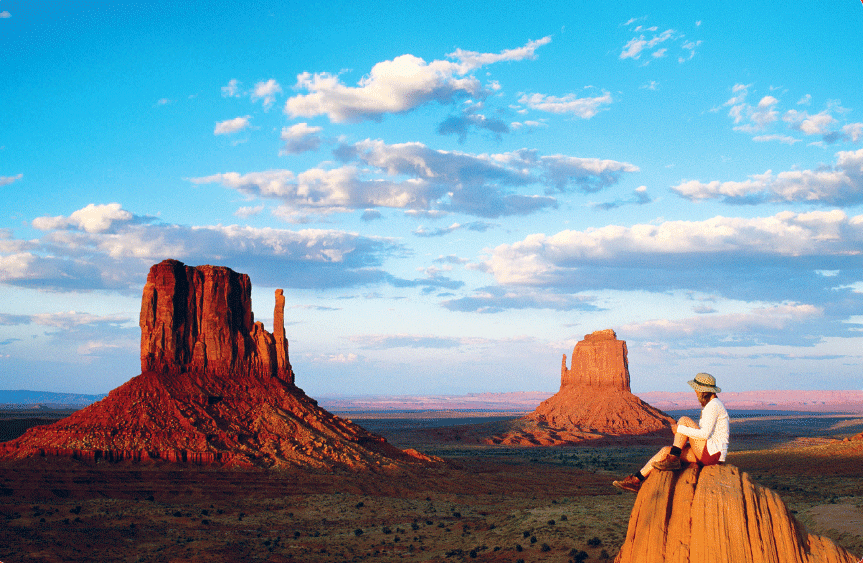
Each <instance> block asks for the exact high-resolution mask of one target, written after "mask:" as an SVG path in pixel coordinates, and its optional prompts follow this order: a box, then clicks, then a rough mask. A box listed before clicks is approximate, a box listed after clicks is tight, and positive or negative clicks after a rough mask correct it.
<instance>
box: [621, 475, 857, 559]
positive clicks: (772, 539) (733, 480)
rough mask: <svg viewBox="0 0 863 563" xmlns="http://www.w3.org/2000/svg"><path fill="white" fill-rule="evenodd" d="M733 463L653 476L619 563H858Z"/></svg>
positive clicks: (638, 504) (646, 485) (641, 494)
mask: <svg viewBox="0 0 863 563" xmlns="http://www.w3.org/2000/svg"><path fill="white" fill-rule="evenodd" d="M858 561H859V559H858V558H856V557H854V556H853V555H851V554H850V553H848V552H847V551H845V550H844V549H842V548H841V547H839V546H837V545H836V544H834V543H833V542H832V541H831V540H829V539H827V538H823V537H820V536H815V535H812V534H809V533H807V532H806V530H805V529H804V527H803V526H802V525H801V524H800V523H799V522H797V520H796V519H795V518H794V516H793V515H792V514H791V513H790V512H789V510H788V508H787V507H786V506H785V503H784V502H782V499H781V498H780V497H779V495H777V494H776V493H775V492H773V491H771V490H770V489H767V488H765V487H762V486H760V485H757V484H756V483H754V482H752V480H751V479H750V478H749V476H748V475H747V474H746V473H741V472H740V470H739V469H738V468H736V467H734V466H732V465H724V466H719V465H714V466H710V467H705V468H703V469H702V468H699V467H698V466H697V465H695V464H693V465H691V466H690V467H688V468H686V469H685V470H683V471H677V472H670V471H654V472H652V473H651V474H650V475H649V476H648V478H647V480H646V481H645V482H644V485H643V486H642V488H641V490H640V491H639V493H638V498H637V499H636V501H635V506H634V507H633V509H632V515H631V516H630V519H629V528H628V530H627V533H626V540H625V542H624V544H623V547H621V549H620V552H619V553H618V555H617V557H616V558H615V563H644V562H650V563H662V562H669V563H671V562H673V563H816V562H818V563H857V562H858Z"/></svg>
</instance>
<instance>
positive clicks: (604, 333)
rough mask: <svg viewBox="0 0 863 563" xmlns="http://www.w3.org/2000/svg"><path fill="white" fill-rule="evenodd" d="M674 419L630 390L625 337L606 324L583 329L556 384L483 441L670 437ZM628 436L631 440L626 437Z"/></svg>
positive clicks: (552, 442)
mask: <svg viewBox="0 0 863 563" xmlns="http://www.w3.org/2000/svg"><path fill="white" fill-rule="evenodd" d="M672 422H673V419H672V418H671V417H670V416H668V415H667V414H665V413H664V412H662V411H660V410H659V409H656V408H654V407H652V406H650V405H648V404H647V403H645V402H644V401H642V400H641V399H639V398H638V397H636V396H635V395H633V394H632V392H631V391H630V388H629V362H628V359H627V350H626V342H624V341H623V340H618V339H617V335H616V334H615V332H614V331H613V330H611V329H606V330H600V331H596V332H593V333H591V334H587V335H585V337H584V340H582V341H580V342H578V343H577V344H576V345H575V348H574V350H573V353H572V367H570V368H567V366H566V355H564V356H563V363H562V366H561V370H560V390H559V391H558V392H557V393H556V394H555V395H553V396H552V397H549V398H548V399H546V400H545V401H543V402H542V403H541V404H540V405H539V406H538V407H537V408H536V410H535V411H534V412H532V413H530V414H528V415H526V416H524V417H523V418H521V419H519V420H518V421H515V422H514V423H513V424H512V425H511V428H510V429H509V430H508V431H505V432H501V433H498V434H496V435H494V436H491V437H490V438H489V439H488V440H486V442H487V443H492V444H501V445H555V444H573V443H581V442H588V441H593V442H598V443H599V442H602V443H609V438H611V437H616V438H623V437H629V438H631V437H640V438H641V439H642V441H648V442H654V441H659V440H662V439H665V440H670V439H671V437H672V434H671V423H672ZM630 441H631V440H630Z"/></svg>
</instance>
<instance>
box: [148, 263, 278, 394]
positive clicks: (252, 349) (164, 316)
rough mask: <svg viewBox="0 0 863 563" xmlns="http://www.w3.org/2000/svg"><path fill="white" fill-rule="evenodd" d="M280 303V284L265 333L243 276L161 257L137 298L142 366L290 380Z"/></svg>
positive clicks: (149, 368)
mask: <svg viewBox="0 0 863 563" xmlns="http://www.w3.org/2000/svg"><path fill="white" fill-rule="evenodd" d="M284 308H285V297H284V295H283V293H282V290H281V289H280V290H277V291H276V309H275V315H274V317H275V320H274V328H273V334H270V333H269V332H267V331H266V330H265V329H264V325H263V324H262V323H259V322H258V323H256V322H254V314H253V313H252V283H251V281H249V276H247V275H246V274H238V273H236V272H234V271H233V270H231V269H230V268H221V267H216V266H199V267H197V268H192V267H189V266H186V265H184V264H183V263H181V262H178V261H176V260H165V261H164V262H161V263H159V264H156V265H155V266H153V267H152V268H150V273H149V274H148V275H147V284H146V285H145V286H144V294H143V297H142V299H141V317H140V326H141V371H142V372H147V371H155V372H159V373H179V372H187V371H190V372H197V373H208V374H210V375H214V376H227V374H230V373H243V374H252V373H259V374H261V375H269V376H273V377H279V378H280V379H282V380H284V381H286V382H288V383H293V373H292V372H291V365H290V363H289V362H288V341H287V339H285V327H284Z"/></svg>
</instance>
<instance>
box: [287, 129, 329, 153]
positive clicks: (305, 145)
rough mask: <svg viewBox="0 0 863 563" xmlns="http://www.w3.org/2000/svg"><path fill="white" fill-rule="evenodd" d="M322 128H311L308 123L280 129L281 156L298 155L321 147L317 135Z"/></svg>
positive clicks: (319, 138)
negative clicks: (283, 143) (282, 142)
mask: <svg viewBox="0 0 863 563" xmlns="http://www.w3.org/2000/svg"><path fill="white" fill-rule="evenodd" d="M322 130H323V128H322V127H312V126H310V125H309V124H308V123H297V124H295V125H291V126H290V127H285V128H283V129H282V141H284V142H285V145H284V147H282V154H300V153H304V152H308V151H316V150H318V149H319V148H320V146H321V137H320V135H319V133H320V132H321V131H322Z"/></svg>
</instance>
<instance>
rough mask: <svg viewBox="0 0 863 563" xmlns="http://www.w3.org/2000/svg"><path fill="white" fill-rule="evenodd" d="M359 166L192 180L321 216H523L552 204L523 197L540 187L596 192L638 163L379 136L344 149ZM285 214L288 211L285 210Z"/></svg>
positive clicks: (547, 198) (549, 190) (549, 199)
mask: <svg viewBox="0 0 863 563" xmlns="http://www.w3.org/2000/svg"><path fill="white" fill-rule="evenodd" d="M347 149H349V150H345V151H344V152H345V153H350V154H351V155H352V158H354V159H356V160H357V161H358V162H359V164H360V165H361V166H354V165H345V166H342V167H340V168H334V169H323V168H314V169H310V170H306V171H304V172H301V173H299V174H294V173H293V172H291V171H290V170H269V171H264V172H252V173H248V174H244V175H241V174H239V173H236V172H228V173H224V174H215V175H212V176H207V177H202V178H193V179H191V181H192V182H194V183H196V184H209V183H221V184H223V185H225V186H227V187H229V188H231V189H235V190H237V191H240V192H242V193H244V194H246V195H249V196H253V197H268V198H274V199H278V200H281V201H282V202H283V203H284V205H285V206H286V207H288V208H291V209H294V210H301V209H307V210H312V211H315V212H319V213H334V212H343V211H350V210H357V209H362V210H366V209H369V208H374V207H392V208H400V209H409V210H414V211H422V212H457V213H465V214H468V215H475V216H479V217H500V216H505V215H524V214H529V213H533V212H536V211H539V210H541V209H545V208H549V207H555V206H556V205H557V201H556V200H555V199H554V198H553V197H550V196H548V195H539V194H519V193H516V191H517V190H519V189H527V187H528V186H531V185H537V186H539V187H541V188H543V191H545V192H546V194H549V193H552V192H561V193H563V192H571V191H580V192H585V193H589V192H595V191H598V190H601V189H604V188H606V187H608V186H610V185H613V184H615V183H617V182H618V181H619V180H620V178H621V176H622V175H623V174H626V173H632V172H637V171H638V168H637V167H635V166H633V165H631V164H629V163H625V162H617V161H613V160H600V159H591V158H578V157H571V156H566V155H549V156H540V155H538V154H537V153H536V151H530V150H521V151H515V152H510V153H501V154H492V155H473V154H468V153H462V152H452V151H439V150H434V149H430V148H428V147H426V146H425V145H423V144H422V143H401V144H395V145H387V144H385V143H384V142H383V141H380V140H370V139H367V140H365V141H361V142H359V143H356V144H355V145H352V146H350V147H347ZM282 213H283V214H284V215H290V213H288V212H287V210H282Z"/></svg>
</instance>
